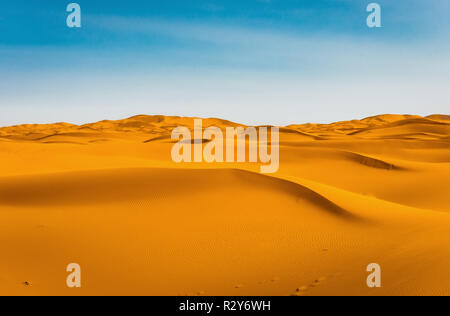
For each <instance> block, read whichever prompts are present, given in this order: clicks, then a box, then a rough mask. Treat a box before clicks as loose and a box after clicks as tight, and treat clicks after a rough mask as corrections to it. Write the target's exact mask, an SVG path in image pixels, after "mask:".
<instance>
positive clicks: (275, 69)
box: [0, 0, 450, 126]
mask: <svg viewBox="0 0 450 316" xmlns="http://www.w3.org/2000/svg"><path fill="white" fill-rule="evenodd" d="M70 2H71V1H65V0H39V1H37V0H34V1H30V0H14V1H12V0H2V1H1V2H0V34H1V35H0V126H6V125H14V124H22V123H51V122H61V121H64V122H70V123H76V124H81V123H87V122H94V121H99V120H103V119H122V118H126V117H130V116H133V115H137V114H149V115H152V114H162V115H180V116H200V117H220V118H223V119H229V120H232V121H236V122H240V123H244V124H255V125H257V124H274V125H288V124H293V123H306V122H313V123H329V122H335V121H341V120H350V119H360V118H364V117H367V116H372V115H378V114H385V113H398V114H419V115H429V114H435V113H440V114H450V111H449V109H450V89H449V87H450V49H449V48H450V18H449V15H448V12H450V1H448V0H427V1H424V0H395V1H394V0H378V1H376V0H220V1H219V0H211V1H208V0H158V1H156V0H127V1H122V0H115V1H106V0H78V1H77V0H74V1H73V2H76V3H78V4H79V5H80V7H81V19H82V27H81V28H69V27H67V24H66V19H67V16H68V14H69V13H67V12H66V7H67V5H68V4H69V3H70ZM372 2H376V3H378V4H379V5H380V6H381V21H382V27H381V28H369V27H368V26H367V23H366V19H367V16H368V15H369V14H370V13H368V12H367V11H366V8H367V6H368V5H369V4H370V3H372Z"/></svg>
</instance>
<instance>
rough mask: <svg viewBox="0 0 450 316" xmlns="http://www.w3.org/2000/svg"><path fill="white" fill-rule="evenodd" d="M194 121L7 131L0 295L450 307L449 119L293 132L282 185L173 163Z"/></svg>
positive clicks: (0, 209) (373, 120) (1, 132)
mask: <svg viewBox="0 0 450 316" xmlns="http://www.w3.org/2000/svg"><path fill="white" fill-rule="evenodd" d="M193 124H194V118H186V117H165V116H146V115H139V116H135V117H131V118H128V119H125V120H119V121H101V122H97V123H91V124H85V125H81V126H78V125H73V124H67V123H58V124H46V125H20V126H11V127H3V128H0V175H1V176H0V240H1V241H2V242H1V243H0V253H1V254H2V260H0V294H2V295H15V294H19V295H450V282H449V281H450V270H449V269H448V267H449V266H450V195H449V192H450V181H449V180H448V179H450V116H448V115H432V116H428V117H420V116H412V115H381V116H376V117H370V118H366V119H363V120H353V121H346V122H337V123H333V124H302V125H290V126H287V127H282V128H280V169H279V171H278V173H276V174H273V175H271V176H268V175H261V174H259V168H258V164H253V163H244V164H238V163H225V164H206V163H201V164H175V163H173V162H172V160H171V155H170V152H171V148H172V146H173V142H172V141H171V139H170V135H171V132H172V130H173V129H174V128H175V127H177V126H187V127H189V128H193ZM209 126H217V127H220V128H222V129H225V128H226V127H229V126H232V127H236V126H243V127H244V125H240V124H238V123H233V122H229V121H226V120H221V119H216V118H209V119H204V120H203V127H204V128H207V127H209ZM72 262H76V263H79V264H80V265H81V267H82V272H83V274H82V275H83V287H82V288H81V289H78V290H73V289H68V288H67V287H66V283H65V280H66V276H67V273H66V271H65V268H66V266H67V264H69V263H72ZM373 262H375V263H378V264H380V265H381V267H382V272H383V278H382V282H383V287H382V288H380V289H369V288H368V287H367V286H366V277H367V275H368V273H367V272H366V267H367V265H368V264H370V263H373Z"/></svg>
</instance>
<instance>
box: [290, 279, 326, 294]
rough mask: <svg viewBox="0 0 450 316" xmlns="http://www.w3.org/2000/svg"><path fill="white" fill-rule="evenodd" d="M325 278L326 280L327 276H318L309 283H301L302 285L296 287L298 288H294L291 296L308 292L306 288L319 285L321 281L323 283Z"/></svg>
mask: <svg viewBox="0 0 450 316" xmlns="http://www.w3.org/2000/svg"><path fill="white" fill-rule="evenodd" d="M326 280H327V277H320V278H318V279H315V280H314V281H313V283H311V284H310V285H303V286H300V287H298V288H297V289H296V290H295V293H294V294H292V296H303V295H305V294H306V292H308V290H310V289H313V288H315V287H317V286H319V285H320V284H322V283H323V282H324V281H326Z"/></svg>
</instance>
